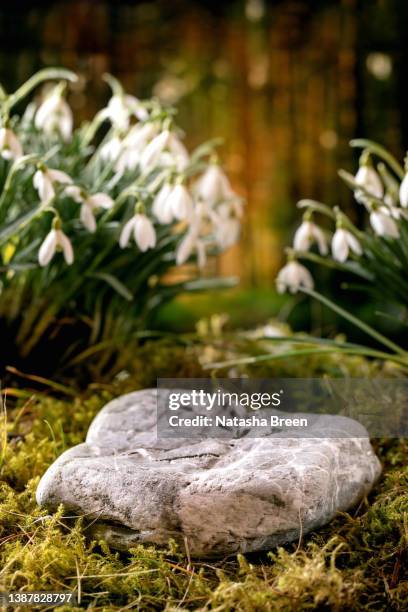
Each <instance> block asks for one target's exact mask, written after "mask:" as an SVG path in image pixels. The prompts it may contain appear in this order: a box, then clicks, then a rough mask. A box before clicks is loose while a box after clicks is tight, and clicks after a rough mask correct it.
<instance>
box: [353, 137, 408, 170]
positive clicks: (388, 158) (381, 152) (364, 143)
mask: <svg viewBox="0 0 408 612" xmlns="http://www.w3.org/2000/svg"><path fill="white" fill-rule="evenodd" d="M350 146H351V147H356V148H361V149H368V150H369V152H370V153H374V154H375V155H377V157H380V158H381V159H383V160H384V161H385V162H386V163H387V164H388V165H389V166H390V168H392V169H393V170H394V172H395V174H396V175H397V176H398V177H399V178H400V179H403V178H404V176H405V172H404V168H403V167H402V166H401V164H400V163H399V162H398V161H397V160H396V159H395V157H394V156H393V155H391V153H389V152H388V151H387V150H386V149H384V147H382V146H381V145H379V144H377V143H376V142H373V141H372V140H367V139H365V138H356V139H355V140H351V141H350Z"/></svg>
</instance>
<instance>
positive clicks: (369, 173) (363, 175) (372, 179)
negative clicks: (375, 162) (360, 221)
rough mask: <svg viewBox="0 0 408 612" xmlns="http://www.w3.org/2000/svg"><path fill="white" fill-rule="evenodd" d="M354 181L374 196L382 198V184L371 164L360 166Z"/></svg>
mask: <svg viewBox="0 0 408 612" xmlns="http://www.w3.org/2000/svg"><path fill="white" fill-rule="evenodd" d="M355 181H356V183H357V184H358V185H361V186H362V187H364V189H365V190H366V191H368V193H370V194H371V195H373V196H374V197H376V198H382V196H383V194H384V188H383V184H382V182H381V179H380V177H379V175H378V174H377V172H376V170H374V168H373V167H372V166H361V167H360V168H359V170H358V172H357V174H356V176H355Z"/></svg>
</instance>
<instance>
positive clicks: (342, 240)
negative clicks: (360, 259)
mask: <svg viewBox="0 0 408 612" xmlns="http://www.w3.org/2000/svg"><path fill="white" fill-rule="evenodd" d="M331 247H332V253H333V257H334V259H335V260H336V261H340V262H341V263H343V262H345V261H346V260H347V258H348V256H349V252H350V251H352V252H353V253H355V254H356V255H361V254H362V252H363V250H362V248H361V245H360V243H359V241H358V240H357V238H356V237H355V236H354V235H353V234H352V233H351V232H349V231H348V230H346V229H344V228H343V227H338V228H337V229H336V231H335V232H334V234H333V239H332V244H331Z"/></svg>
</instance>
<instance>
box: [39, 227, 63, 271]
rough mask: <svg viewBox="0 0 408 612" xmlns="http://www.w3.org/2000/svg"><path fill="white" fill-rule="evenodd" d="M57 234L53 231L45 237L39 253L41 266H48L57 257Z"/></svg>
mask: <svg viewBox="0 0 408 612" xmlns="http://www.w3.org/2000/svg"><path fill="white" fill-rule="evenodd" d="M57 244H58V241H57V232H56V230H54V229H52V230H51V231H50V232H49V234H47V236H46V237H45V240H44V242H43V243H42V245H41V247H40V250H39V251H38V262H39V264H40V266H47V265H48V264H49V263H50V261H51V259H52V258H53V257H54V255H55V251H56V248H57Z"/></svg>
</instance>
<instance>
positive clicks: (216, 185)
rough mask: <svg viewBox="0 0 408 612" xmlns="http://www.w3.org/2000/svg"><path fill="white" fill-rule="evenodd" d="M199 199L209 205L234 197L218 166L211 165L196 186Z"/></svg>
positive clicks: (224, 175)
mask: <svg viewBox="0 0 408 612" xmlns="http://www.w3.org/2000/svg"><path fill="white" fill-rule="evenodd" d="M196 193H197V196H198V197H199V198H201V199H202V200H204V201H206V202H208V203H209V204H211V205H214V204H217V203H218V202H224V201H225V200H229V199H230V198H233V197H235V193H234V192H233V190H232V187H231V185H230V182H229V180H228V178H227V176H226V174H225V173H224V172H223V170H222V169H221V167H220V166H219V165H218V164H211V165H210V166H209V167H208V168H207V170H206V171H205V172H204V174H203V175H202V176H201V178H200V179H199V180H198V182H197V185H196Z"/></svg>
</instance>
